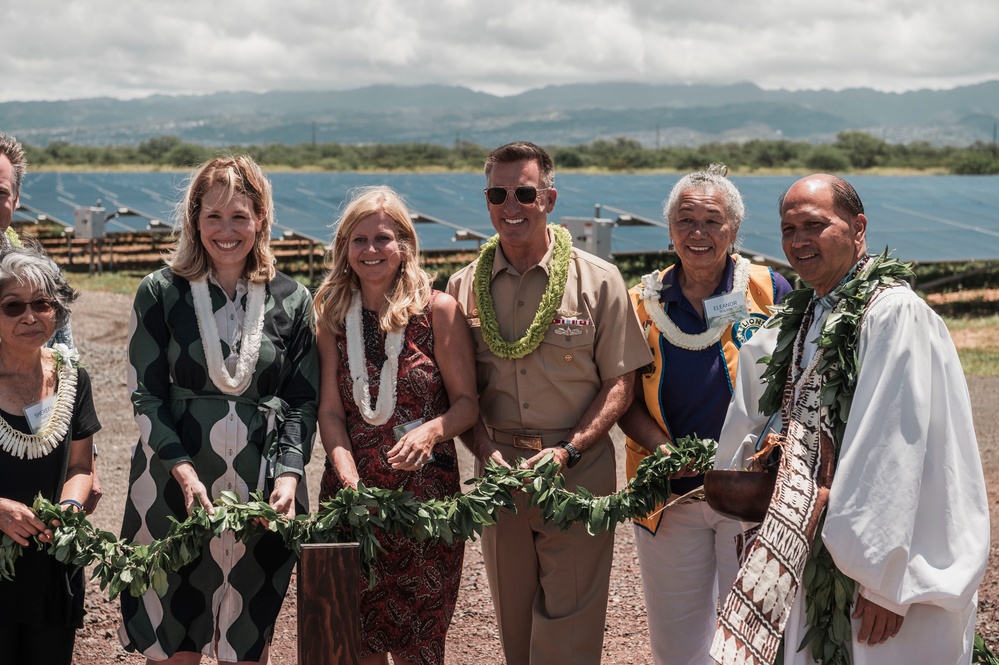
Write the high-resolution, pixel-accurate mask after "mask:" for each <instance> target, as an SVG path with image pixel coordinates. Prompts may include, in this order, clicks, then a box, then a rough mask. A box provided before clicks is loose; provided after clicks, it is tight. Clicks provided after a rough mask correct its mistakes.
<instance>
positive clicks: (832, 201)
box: [712, 174, 989, 665]
mask: <svg viewBox="0 0 999 665" xmlns="http://www.w3.org/2000/svg"><path fill="white" fill-rule="evenodd" d="M779 210H780V218H781V237H782V242H783V246H784V253H785V254H786V255H787V258H788V261H789V262H790V263H791V267H793V268H794V269H795V270H796V271H797V272H798V274H799V275H800V276H801V278H802V279H803V280H804V281H805V282H807V283H808V284H810V285H811V289H812V298H811V300H807V297H806V300H804V301H802V302H803V304H802V305H801V306H800V307H799V309H800V310H801V311H797V310H796V311H794V312H793V313H792V314H793V315H794V316H803V319H802V322H801V324H800V327H798V326H793V325H789V326H788V328H787V330H786V331H782V332H781V333H780V339H781V345H782V346H784V345H787V346H786V347H784V348H787V349H789V355H788V359H787V365H786V367H788V368H789V371H788V372H787V380H788V383H787V384H786V386H781V385H777V386H775V388H776V389H777V390H778V393H779V392H780V391H781V389H782V388H783V389H784V390H783V404H782V405H780V406H779V407H776V408H777V409H778V410H779V411H780V412H781V413H782V414H784V416H785V421H787V420H788V416H790V420H791V421H793V423H791V424H787V423H785V426H784V427H782V428H780V430H781V431H782V433H783V437H784V441H783V443H782V446H783V454H782V458H781V468H780V470H779V473H778V476H777V489H776V490H775V491H774V494H773V498H772V500H771V504H770V508H769V510H768V512H767V516H766V518H765V519H764V521H763V523H762V525H761V526H760V528H759V532H758V535H757V537H756V540H755V542H754V544H753V545H752V547H751V549H750V550H749V552H748V553H747V556H746V559H747V563H746V564H745V565H744V567H743V568H742V569H741V570H740V572H739V577H738V579H737V580H736V583H735V586H734V588H733V590H732V592H731V593H730V594H729V597H728V602H727V604H726V605H725V606H724V608H723V610H722V612H721V615H720V618H719V628H718V632H717V633H716V636H715V642H714V644H713V646H712V656H713V657H714V658H715V660H717V661H718V662H720V663H743V662H747V663H757V662H767V663H770V662H773V659H774V654H775V653H776V650H777V645H778V644H779V642H780V639H781V636H782V635H783V639H784V660H783V663H785V665H791V664H794V665H804V664H807V663H813V662H814V661H813V660H812V657H811V647H809V646H806V647H805V648H804V649H802V650H801V651H799V650H798V646H799V645H800V644H801V641H802V639H803V638H804V636H805V634H806V632H807V631H808V629H809V622H808V619H807V615H806V603H805V600H804V599H803V595H804V591H805V590H804V589H802V588H801V586H800V585H799V583H798V581H797V580H798V579H799V577H798V576H800V575H801V572H802V570H803V568H804V566H805V563H806V561H807V560H808V558H809V557H810V556H811V555H812V554H814V552H813V551H812V548H813V542H819V539H816V538H814V535H815V530H816V528H817V526H816V525H817V524H821V525H822V526H821V541H820V542H821V543H823V544H824V547H825V548H827V549H828V552H829V554H830V555H831V556H832V561H833V563H834V564H835V566H836V567H837V568H838V569H839V570H840V571H842V573H843V574H845V575H846V576H847V577H849V578H851V579H852V580H854V582H855V583H856V585H855V586H856V590H857V593H856V595H855V596H854V598H853V602H854V605H853V611H852V614H851V618H850V622H851V624H852V625H851V633H850V639H849V640H848V642H847V649H848V651H849V655H850V659H851V661H852V662H853V663H854V665H871V664H874V663H880V664H885V665H888V664H891V665H895V664H896V663H934V664H937V663H968V662H970V660H971V654H972V648H973V641H974V630H975V614H976V605H977V591H978V585H979V583H980V582H981V580H982V577H983V576H984V573H985V565H986V561H987V559H988V555H989V513H988V505H987V499H986V493H985V481H984V477H983V474H982V465H981V460H980V458H979V452H978V444H977V441H976V438H975V430H974V426H973V423H972V414H971V401H970V397H969V395H968V387H967V384H966V382H965V378H964V374H963V373H962V370H961V361H960V359H959V358H958V355H957V352H956V351H955V348H954V344H953V342H952V341H951V337H950V334H949V332H948V330H947V327H946V326H945V325H944V322H943V321H942V320H941V319H940V317H939V316H937V314H936V313H934V312H933V310H931V309H930V308H929V306H927V305H926V303H925V302H923V300H922V299H921V298H919V296H917V295H916V294H915V293H913V292H912V290H911V289H910V288H909V287H908V285H907V284H906V283H905V282H904V281H895V283H894V284H890V282H891V281H892V280H898V278H899V276H898V275H894V276H893V275H892V274H891V273H889V272H888V271H889V270H890V268H886V267H885V264H883V263H882V262H881V260H880V259H879V257H872V256H869V255H868V254H867V244H866V233H867V217H866V216H865V214H864V206H863V204H862V203H861V201H860V197H859V196H858V195H857V192H856V191H855V190H854V188H853V187H852V186H851V185H850V184H849V183H847V182H846V181H844V180H842V179H840V178H838V177H835V176H831V175H824V174H818V175H812V176H808V177H806V178H803V179H801V180H799V181H797V182H796V183H795V184H794V185H792V186H791V188H790V189H788V190H787V192H786V193H785V194H784V196H783V197H781V199H780V203H779ZM889 265H890V264H889ZM881 274H885V275H886V277H885V279H886V280H887V281H888V282H889V285H888V286H881V287H878V288H876V289H875V290H874V294H873V295H872V296H871V297H870V298H869V299H868V301H867V302H866V303H860V305H861V306H862V309H861V310H860V311H861V312H862V318H861V319H860V321H859V337H858V343H857V346H856V354H857V364H858V369H859V371H858V373H857V375H856V378H855V384H856V387H855V393H854V395H853V400H852V405H851V406H850V408H849V412H848V414H847V420H846V424H845V428H844V429H843V430H842V434H841V437H842V440H839V438H838V436H837V430H836V424H835V422H830V414H829V407H828V406H827V402H826V393H825V392H824V391H825V388H824V386H826V385H827V384H826V383H825V382H826V380H827V378H828V376H829V375H828V374H825V373H823V374H819V372H818V368H819V367H820V365H821V361H822V357H823V356H824V354H825V353H836V352H837V349H836V348H831V349H829V350H826V349H819V348H818V346H817V341H818V339H819V337H820V334H823V333H824V332H828V331H829V330H830V328H831V327H832V326H833V325H835V321H836V319H837V318H840V317H839V313H841V312H843V311H844V307H847V306H848V303H849V301H850V300H852V298H850V297H844V295H843V294H844V291H843V287H845V286H846V285H847V283H848V282H850V281H851V280H855V279H858V278H859V279H864V280H867V281H868V282H869V283H871V284H874V283H875V280H877V279H878V278H879V275H881ZM789 300H790V299H789ZM804 302H807V305H805V304H804ZM792 320H793V319H792ZM844 325H850V324H849V322H848V321H847V322H846V323H844V322H843V320H842V319H841V320H840V324H839V325H838V326H837V329H838V332H839V333H844V329H843V326H844ZM776 342H777V332H776V330H773V329H767V330H764V331H761V333H760V334H759V335H756V336H755V337H754V338H753V339H752V340H750V341H749V342H748V343H747V344H745V345H744V346H743V347H742V350H741V352H740V360H739V362H740V367H741V369H740V373H739V382H738V385H737V386H736V391H735V397H734V399H733V401H732V405H731V407H730V410H729V413H728V419H727V421H726V424H725V429H724V430H723V432H722V435H721V440H720V445H719V451H718V456H717V459H716V465H717V466H718V467H719V468H737V469H741V468H746V467H747V466H748V458H749V455H750V454H751V453H752V452H753V451H754V450H755V448H756V440H755V435H749V436H747V435H746V433H747V432H751V431H758V430H759V429H760V427H761V425H762V424H763V421H764V418H765V416H764V415H762V414H761V413H760V408H761V406H763V405H761V404H760V399H761V397H762V396H763V392H764V386H763V384H762V383H761V380H760V379H761V375H762V372H763V368H762V367H758V366H757V362H756V361H757V360H759V359H760V358H762V357H764V356H769V355H770V354H771V351H772V350H773V349H774V348H775V344H776ZM774 362H778V359H777V354H775V355H774ZM847 380H849V379H847ZM835 390H836V391H837V393H838V395H841V394H842V393H840V390H841V389H840V388H836V389H835ZM820 394H821V396H822V400H821V401H820ZM838 395H837V396H838ZM832 397H833V395H830V396H829V398H832ZM777 399H779V398H777ZM837 451H838V452H837ZM792 487H793V488H794V491H791V488H792ZM823 519H824V522H822V520H823ZM777 560H779V561H782V562H783V563H784V566H786V568H785V567H784V566H781V567H780V568H779V569H776V568H775V563H774V562H775V561H777ZM761 571H775V572H776V573H777V574H773V575H770V574H767V573H766V572H761ZM792 573H793V574H792ZM774 591H777V594H776V597H777V600H778V602H776V603H774V604H773V606H770V605H769V604H761V602H760V601H761V599H763V598H772V597H774ZM745 613H752V614H754V615H756V616H759V617H760V618H761V619H762V620H761V621H759V622H757V624H756V627H755V629H754V627H753V626H751V625H749V624H747V623H744V622H743V621H741V619H740V618H739V617H740V616H745Z"/></svg>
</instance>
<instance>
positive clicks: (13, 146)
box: [0, 132, 28, 195]
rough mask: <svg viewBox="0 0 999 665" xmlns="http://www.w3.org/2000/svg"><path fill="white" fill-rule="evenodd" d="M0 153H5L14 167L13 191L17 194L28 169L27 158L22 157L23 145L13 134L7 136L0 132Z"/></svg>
mask: <svg viewBox="0 0 999 665" xmlns="http://www.w3.org/2000/svg"><path fill="white" fill-rule="evenodd" d="M0 155H6V156H7V159H9V160H10V165H11V166H12V167H14V191H13V192H12V194H14V195H17V194H19V193H20V191H21V180H23V179H24V174H25V173H27V171H28V160H26V159H25V158H24V147H23V146H22V145H21V144H20V143H19V142H18V140H17V139H15V138H14V137H13V136H8V135H7V134H4V133H3V132H0Z"/></svg>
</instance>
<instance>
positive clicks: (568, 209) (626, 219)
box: [19, 172, 999, 262]
mask: <svg viewBox="0 0 999 665" xmlns="http://www.w3.org/2000/svg"><path fill="white" fill-rule="evenodd" d="M270 177H271V180H272V182H273V186H274V202H275V214H276V219H277V224H278V226H277V228H276V229H275V233H276V234H298V235H300V236H303V237H307V238H311V239H314V240H316V241H319V242H325V241H328V240H329V238H330V237H331V235H332V232H333V229H332V225H333V223H334V221H335V220H336V218H337V216H338V214H339V211H340V210H341V208H342V206H343V204H344V201H345V199H347V198H348V197H349V196H350V192H351V191H352V190H353V189H354V188H356V187H361V186H365V185H375V184H387V185H389V186H391V187H393V188H395V189H396V190H397V191H399V192H400V193H401V194H402V195H403V196H404V197H405V198H406V199H407V201H408V203H409V205H410V207H411V210H413V211H414V215H416V218H417V220H418V221H421V222H427V223H421V224H419V226H418V233H419V235H420V241H421V244H422V246H423V247H424V248H425V249H428V250H447V249H455V248H460V247H465V248H468V247H474V246H475V243H476V242H477V241H478V240H481V239H482V238H485V237H488V236H489V235H491V234H492V233H493V229H492V226H491V224H490V222H489V217H488V212H487V209H486V203H485V200H484V197H483V194H482V187H483V178H482V176H481V175H477V174H468V173H447V174H369V173H275V174H272V175H271V176H270ZM678 177H679V176H676V175H588V174H566V175H560V176H558V178H557V181H556V187H557V190H558V200H557V204H556V208H555V214H554V215H553V216H552V221H557V220H558V219H559V218H560V217H574V218H591V219H592V218H594V217H602V218H609V219H612V220H614V222H615V223H614V224H613V226H614V228H613V232H612V235H611V243H610V244H611V251H612V252H613V253H615V254H620V253H629V252H636V251H650V250H657V249H665V247H666V245H667V244H668V242H669V240H668V237H667V233H666V230H665V227H664V225H663V224H662V222H661V219H662V212H661V209H662V201H663V198H664V197H665V196H666V195H667V194H668V193H669V190H670V188H671V187H672V185H673V184H674V183H675V182H676V180H677V179H678ZM794 179H795V178H794V177H791V176H755V177H753V176H751V177H736V178H733V181H734V182H735V184H736V185H737V186H738V187H739V190H740V191H741V192H742V194H743V197H744V199H745V201H746V208H747V216H746V219H745V220H744V221H743V224H742V228H741V235H742V246H743V248H744V249H745V250H746V251H748V252H751V253H754V254H758V255H761V256H765V257H768V258H770V259H771V260H781V259H782V258H783V252H782V250H781V245H780V232H779V221H778V218H777V210H776V202H777V198H778V197H779V195H780V194H781V193H782V192H783V191H784V190H785V189H786V188H787V187H788V186H789V185H790V184H791V183H792V182H793V181H794ZM851 182H853V184H854V185H855V186H856V187H857V189H858V191H859V193H860V195H861V197H862V198H863V199H864V202H865V205H866V207H867V216H868V218H869V222H870V225H869V229H868V239H869V244H870V246H871V247H872V249H881V248H883V247H886V246H887V247H890V248H892V249H894V250H896V255H897V256H899V257H900V258H902V259H904V260H909V261H918V262H935V261H967V260H991V259H999V177H991V176H989V177H969V176H900V177H892V176H859V177H856V178H852V179H851ZM183 185H184V176H183V175H179V174H173V173H83V172H72V173H33V174H29V175H28V176H27V178H26V180H25V182H24V184H23V186H22V193H21V204H22V206H23V207H24V210H23V211H20V212H19V218H21V219H37V218H38V217H40V216H44V217H45V218H48V219H51V220H54V221H57V222H58V223H62V224H65V225H67V226H72V225H73V223H74V211H75V210H76V209H77V208H89V207H91V206H96V205H98V204H99V205H100V206H102V207H103V208H104V209H105V215H106V216H107V217H108V220H107V227H106V229H107V231H108V232H109V233H115V232H125V231H137V230H150V229H151V230H167V229H169V228H170V227H171V220H172V217H173V209H174V206H175V203H176V201H177V200H178V199H179V198H180V195H181V192H182V188H183Z"/></svg>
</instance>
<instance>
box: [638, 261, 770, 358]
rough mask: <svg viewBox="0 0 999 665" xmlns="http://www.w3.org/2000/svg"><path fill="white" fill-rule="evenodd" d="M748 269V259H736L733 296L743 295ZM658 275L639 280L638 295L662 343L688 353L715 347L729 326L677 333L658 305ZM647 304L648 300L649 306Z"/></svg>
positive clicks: (660, 286) (746, 284)
mask: <svg viewBox="0 0 999 665" xmlns="http://www.w3.org/2000/svg"><path fill="white" fill-rule="evenodd" d="M749 266H750V263H749V259H746V258H744V257H741V256H740V257H739V258H738V259H736V262H735V275H734V277H733V279H732V292H733V293H743V292H745V291H746V288H747V287H748V286H749ZM659 275H660V272H659V271H655V272H651V273H649V274H648V275H645V276H643V277H642V294H641V296H640V299H641V300H644V301H647V302H646V304H645V311H646V313H648V315H649V318H650V319H652V323H654V324H656V328H658V329H659V332H660V333H661V334H662V336H663V337H665V338H666V341H668V342H669V343H670V344H672V345H673V346H676V347H679V348H681V349H687V350H688V351H700V350H701V349H706V348H708V347H709V346H712V345H714V344H716V343H717V342H718V340H720V339H721V336H722V333H724V332H725V329H726V328H728V326H729V324H727V323H726V324H723V325H720V326H712V327H711V328H708V329H707V330H705V331H704V332H702V333H698V334H696V335H691V334H690V333H685V332H683V331H682V330H680V328H678V327H677V325H676V324H675V323H673V320H672V319H670V318H669V316H667V314H666V310H665V309H663V308H662V307H660V306H659V292H660V291H661V290H662V288H663V284H662V282H661V281H660V280H659ZM648 301H652V303H650V302H648ZM653 303H654V304H653Z"/></svg>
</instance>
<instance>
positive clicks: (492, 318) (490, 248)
mask: <svg viewBox="0 0 999 665" xmlns="http://www.w3.org/2000/svg"><path fill="white" fill-rule="evenodd" d="M548 228H549V229H550V230H551V231H552V235H554V236H555V251H554V253H553V254H552V263H551V268H550V270H549V273H548V286H547V287H545V292H544V294H543V295H542V296H541V303H540V304H539V305H538V312H537V314H535V315H534V321H532V322H531V325H530V326H528V328H527V330H526V331H525V332H524V336H523V337H521V338H520V339H518V340H517V341H515V342H508V341H507V340H505V339H503V336H502V335H500V331H499V324H497V323H496V308H495V306H494V305H493V296H492V294H491V293H490V292H489V286H490V281H491V279H492V274H493V260H494V259H495V258H496V248H497V247H498V246H499V234H497V235H494V236H493V237H492V238H490V239H489V240H487V241H486V244H485V245H483V246H482V251H481V252H480V253H479V263H478V265H477V266H475V278H474V281H473V282H472V288H473V291H474V293H475V303H476V308H477V309H478V310H479V322H480V325H481V326H482V339H484V340H485V342H486V344H487V345H488V346H489V350H490V351H492V352H493V353H494V354H495V355H496V356H498V357H500V358H506V359H508V360H509V359H517V358H523V357H524V356H526V355H528V354H529V353H531V352H532V351H534V349H536V348H538V345H539V344H541V340H542V339H543V338H544V336H545V332H547V331H548V326H550V325H551V322H552V319H553V318H554V317H555V314H556V313H557V312H558V306H559V305H560V304H561V303H562V295H563V294H564V293H565V282H566V280H567V279H568V277H569V253H570V252H571V251H572V236H571V235H569V232H568V231H566V230H565V229H563V228H562V227H560V226H555V225H554V224H549V225H548Z"/></svg>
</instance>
